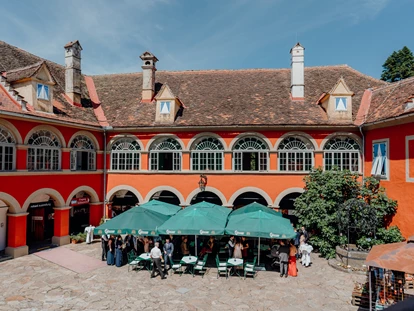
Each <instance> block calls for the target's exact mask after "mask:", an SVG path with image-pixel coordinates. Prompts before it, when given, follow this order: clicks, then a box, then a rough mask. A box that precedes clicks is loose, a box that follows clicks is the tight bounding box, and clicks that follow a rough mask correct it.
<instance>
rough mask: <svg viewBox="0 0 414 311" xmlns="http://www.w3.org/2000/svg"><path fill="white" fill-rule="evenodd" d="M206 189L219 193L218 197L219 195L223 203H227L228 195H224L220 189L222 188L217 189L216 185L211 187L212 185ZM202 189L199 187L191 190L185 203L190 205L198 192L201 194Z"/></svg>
mask: <svg viewBox="0 0 414 311" xmlns="http://www.w3.org/2000/svg"><path fill="white" fill-rule="evenodd" d="M204 191H208V192H211V193H214V194H215V195H217V196H218V197H219V199H220V200H221V205H227V199H226V197H225V196H224V194H223V193H222V192H221V191H220V190H218V189H216V188H214V187H210V186H206V189H205V190H204ZM200 192H201V191H200V189H199V188H197V189H194V190H193V191H191V192H190V194H189V195H188V196H187V200H186V201H185V204H186V205H190V204H191V200H192V199H193V198H194V197H195V196H196V195H197V194H199V193H200Z"/></svg>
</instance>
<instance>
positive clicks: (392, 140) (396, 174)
mask: <svg viewBox="0 0 414 311" xmlns="http://www.w3.org/2000/svg"><path fill="white" fill-rule="evenodd" d="M410 135H414V126H413V124H402V125H398V126H392V127H386V128H380V129H374V130H370V131H368V133H367V134H366V136H365V137H366V145H365V162H366V164H365V174H366V175H367V176H368V175H370V174H371V169H372V157H373V148H372V143H373V140H381V139H387V138H388V139H389V146H388V148H389V165H390V169H389V172H390V176H389V180H388V181H387V180H382V181H381V185H382V186H383V187H385V188H386V191H387V195H388V196H389V197H391V198H393V199H395V200H397V202H398V210H397V214H396V215H395V216H394V218H393V220H392V225H397V226H398V227H399V228H400V230H401V232H402V233H403V235H404V236H405V237H408V236H411V235H413V234H414V226H413V223H414V206H413V202H414V182H408V181H407V180H406V142H405V139H406V136H410ZM412 144H413V143H411V144H410V146H411V149H410V150H411V152H410V157H411V161H410V163H413V158H414V152H412V150H413V149H412V148H413V147H412ZM411 172H413V171H412V170H411ZM411 176H413V177H414V174H412V173H411Z"/></svg>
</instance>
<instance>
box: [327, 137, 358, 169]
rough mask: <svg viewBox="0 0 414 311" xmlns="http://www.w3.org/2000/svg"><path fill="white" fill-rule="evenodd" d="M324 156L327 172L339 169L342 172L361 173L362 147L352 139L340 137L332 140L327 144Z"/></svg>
mask: <svg viewBox="0 0 414 311" xmlns="http://www.w3.org/2000/svg"><path fill="white" fill-rule="evenodd" d="M323 156H324V168H325V170H331V169H332V168H334V167H337V168H339V169H340V170H349V171H351V172H359V171H360V167H361V164H360V162H361V156H360V147H359V144H358V143H357V142H356V141H355V140H354V139H352V138H350V137H346V136H339V137H335V138H332V139H330V140H329V141H328V142H327V143H326V144H325V148H324V153H323Z"/></svg>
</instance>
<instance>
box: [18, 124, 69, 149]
mask: <svg viewBox="0 0 414 311" xmlns="http://www.w3.org/2000/svg"><path fill="white" fill-rule="evenodd" d="M41 130H45V131H49V132H52V133H53V134H55V135H56V136H57V138H58V139H59V141H60V148H66V141H65V138H64V137H63V135H62V133H61V132H60V131H59V130H58V129H57V128H56V127H54V126H51V125H37V126H35V127H34V128H32V129H31V130H30V131H29V133H27V135H26V137H25V139H24V144H25V145H27V143H28V141H29V139H30V137H31V136H32V134H33V133H34V132H37V131H41Z"/></svg>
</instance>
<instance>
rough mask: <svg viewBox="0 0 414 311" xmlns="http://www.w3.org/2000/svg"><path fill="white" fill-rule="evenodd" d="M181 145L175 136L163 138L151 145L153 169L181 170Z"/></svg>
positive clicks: (151, 167) (151, 164)
mask: <svg viewBox="0 0 414 311" xmlns="http://www.w3.org/2000/svg"><path fill="white" fill-rule="evenodd" d="M181 155H182V152H181V145H180V144H179V143H178V141H176V140H175V139H174V138H161V139H158V140H156V141H155V142H154V143H153V144H152V145H151V147H150V169H151V170H152V171H180V170H181Z"/></svg>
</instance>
